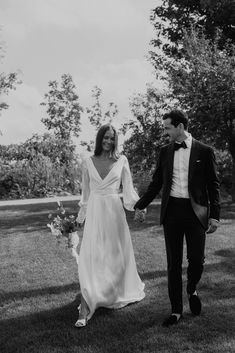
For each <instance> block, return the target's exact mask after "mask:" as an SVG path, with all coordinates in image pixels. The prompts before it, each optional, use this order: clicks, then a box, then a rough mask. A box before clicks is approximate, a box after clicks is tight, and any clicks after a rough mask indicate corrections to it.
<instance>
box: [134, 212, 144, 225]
mask: <svg viewBox="0 0 235 353" xmlns="http://www.w3.org/2000/svg"><path fill="white" fill-rule="evenodd" d="M146 213H147V210H146V209H144V210H139V209H138V208H136V210H135V216H134V221H137V222H141V223H142V222H144V221H145V216H146Z"/></svg>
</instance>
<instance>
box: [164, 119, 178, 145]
mask: <svg viewBox="0 0 235 353" xmlns="http://www.w3.org/2000/svg"><path fill="white" fill-rule="evenodd" d="M163 124H164V131H165V135H166V136H167V137H168V138H169V140H170V141H171V142H174V141H176V140H177V138H178V137H179V135H180V133H181V130H180V127H179V126H177V127H175V126H174V125H173V124H172V123H171V119H170V118H168V119H165V120H163Z"/></svg>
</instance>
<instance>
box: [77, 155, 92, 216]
mask: <svg viewBox="0 0 235 353" xmlns="http://www.w3.org/2000/svg"><path fill="white" fill-rule="evenodd" d="M89 195H90V178H89V173H88V169H87V163H86V161H83V164H82V195H81V200H80V202H79V206H80V210H79V212H78V217H77V221H78V223H83V222H84V220H85V218H86V210H87V202H88V199H89Z"/></svg>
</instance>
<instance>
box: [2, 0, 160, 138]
mask: <svg viewBox="0 0 235 353" xmlns="http://www.w3.org/2000/svg"><path fill="white" fill-rule="evenodd" d="M160 2H161V1H160V0H99V1H98V0H40V1H38V0H0V24H1V29H2V30H1V32H0V40H1V41H3V42H4V46H5V54H4V58H3V59H2V60H1V63H0V72H5V73H8V72H13V71H19V77H20V79H21V80H22V84H21V85H19V86H18V87H17V89H16V90H15V91H11V92H10V93H9V95H8V96H7V97H6V99H5V101H7V103H8V104H9V105H10V108H9V109H8V110H5V111H3V112H2V114H1V116H0V130H1V131H2V136H0V144H10V143H20V142H24V141H25V140H26V139H27V138H29V137H31V136H32V134H34V133H39V134H41V133H43V132H45V131H46V130H45V127H44V125H43V123H42V122H41V121H40V120H41V118H42V117H43V116H45V107H42V106H40V103H41V102H42V101H43V97H44V94H45V93H46V92H47V90H48V82H49V81H50V80H60V77H61V75H62V74H64V73H69V74H71V75H72V78H73V81H74V83H75V85H76V87H77V92H78V95H79V100H80V103H81V105H82V106H83V107H89V106H91V105H92V102H93V101H92V97H91V91H92V89H93V87H94V86H98V87H100V88H101V89H102V91H103V94H102V97H103V98H102V105H103V109H104V110H105V108H106V107H107V105H108V103H109V102H114V103H116V104H117V106H118V109H119V115H118V120H117V123H116V125H119V124H121V123H122V122H124V121H127V120H128V119H130V118H131V117H132V116H131V112H130V108H129V98H130V97H131V96H132V95H133V94H134V93H135V92H145V90H146V84H148V83H156V82H154V80H155V78H154V73H153V67H152V66H151V64H150V63H149V62H148V60H147V55H148V51H149V50H150V40H151V39H152V38H153V36H154V31H153V26H152V25H151V23H150V20H149V17H150V12H151V10H152V9H154V8H155V7H156V6H157V5H158V4H159V3H160ZM117 127H118V126H117ZM93 138H94V131H93V129H91V127H90V124H89V123H88V121H87V118H86V116H85V115H83V116H82V133H81V137H80V140H90V139H93ZM78 142H79V140H78Z"/></svg>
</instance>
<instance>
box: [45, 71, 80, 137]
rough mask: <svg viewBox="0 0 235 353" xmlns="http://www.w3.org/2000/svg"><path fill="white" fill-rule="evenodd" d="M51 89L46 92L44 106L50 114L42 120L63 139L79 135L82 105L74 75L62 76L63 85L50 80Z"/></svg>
mask: <svg viewBox="0 0 235 353" xmlns="http://www.w3.org/2000/svg"><path fill="white" fill-rule="evenodd" d="M48 85H49V91H48V93H46V94H45V96H44V98H45V100H44V102H42V103H41V105H42V106H45V107H46V108H47V111H46V112H47V114H48V116H47V117H45V118H42V120H41V121H42V122H43V123H44V124H45V125H46V127H47V129H48V130H53V131H54V134H55V136H57V137H59V138H61V139H66V140H68V139H70V138H71V137H72V135H74V136H76V137H78V136H79V132H80V130H81V129H80V124H81V123H80V117H81V112H82V107H81V106H80V104H79V96H78V94H77V93H76V86H75V84H74V83H73V80H72V76H71V75H69V74H64V75H62V76H61V85H60V87H59V83H58V82H57V81H56V80H55V81H49V84H48Z"/></svg>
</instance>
